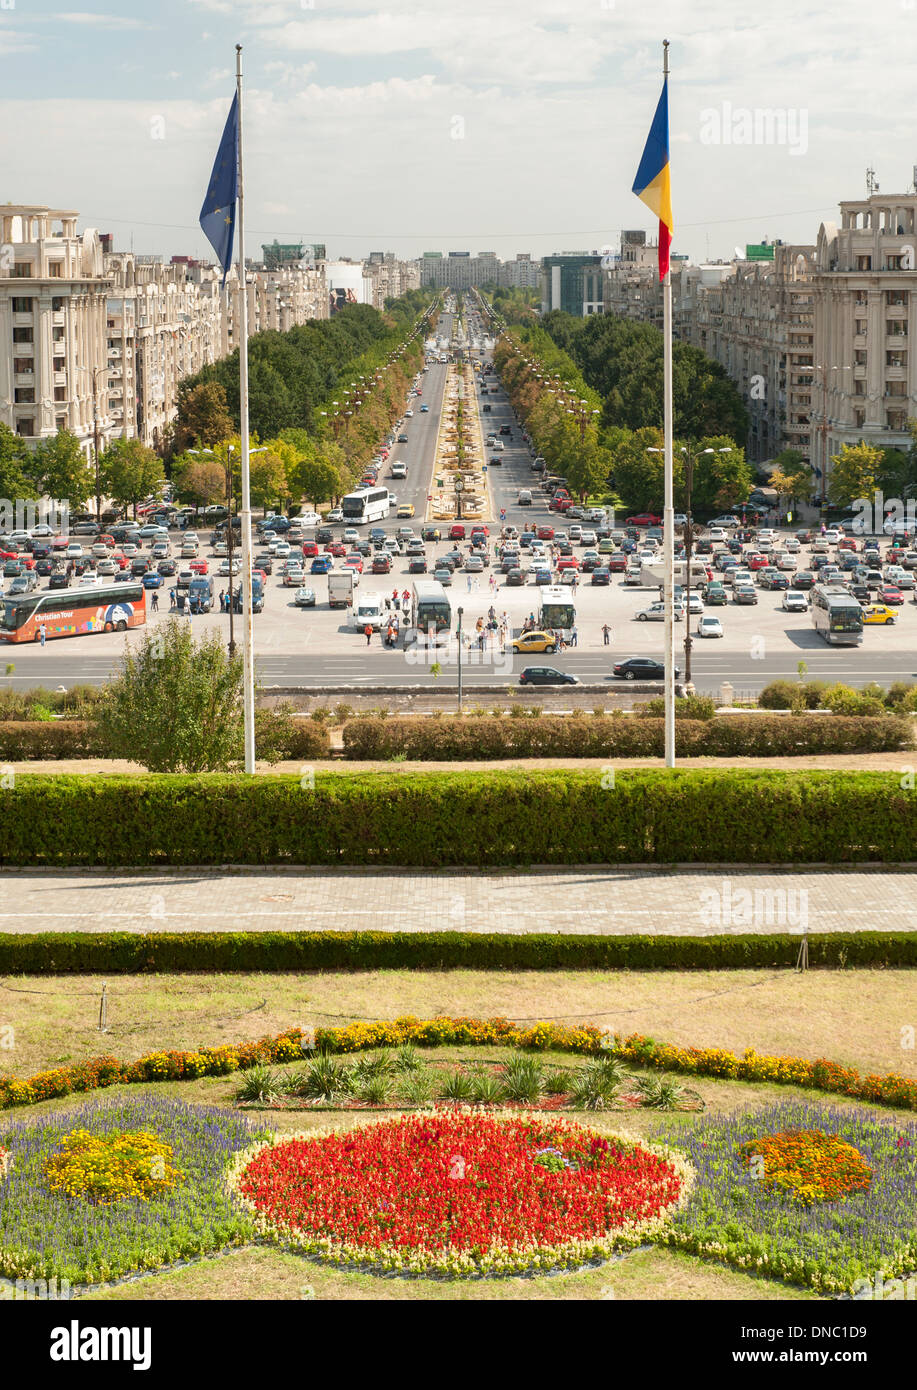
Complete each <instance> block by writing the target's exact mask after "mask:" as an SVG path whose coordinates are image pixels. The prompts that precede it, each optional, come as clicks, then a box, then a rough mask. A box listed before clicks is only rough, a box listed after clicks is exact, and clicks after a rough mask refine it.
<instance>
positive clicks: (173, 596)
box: [169, 589, 175, 609]
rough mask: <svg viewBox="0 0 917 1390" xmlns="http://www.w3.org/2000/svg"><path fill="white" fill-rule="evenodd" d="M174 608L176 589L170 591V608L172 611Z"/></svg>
mask: <svg viewBox="0 0 917 1390" xmlns="http://www.w3.org/2000/svg"><path fill="white" fill-rule="evenodd" d="M174 607H175V590H174V589H170V590H169V608H170V609H172V608H174Z"/></svg>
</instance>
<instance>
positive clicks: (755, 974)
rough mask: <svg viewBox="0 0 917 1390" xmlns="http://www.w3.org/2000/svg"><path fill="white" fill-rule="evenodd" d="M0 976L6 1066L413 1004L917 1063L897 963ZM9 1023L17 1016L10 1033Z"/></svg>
mask: <svg viewBox="0 0 917 1390" xmlns="http://www.w3.org/2000/svg"><path fill="white" fill-rule="evenodd" d="M108 986H109V1000H110V1003H109V1019H110V1028H109V1031H108V1032H107V1033H104V1034H103V1033H100V1032H99V1031H98V1028H97V1023H98V1015H99V995H100V992H101V987H102V979H101V977H96V976H79V977H66V976H65V977H55V976H48V977H41V978H35V979H31V978H20V977H16V978H12V977H7V978H6V979H5V980H4V981H3V982H2V983H0V1038H7V1039H8V1040H9V1039H10V1038H11V1040H12V1042H13V1044H14V1045H13V1046H12V1047H9V1048H4V1049H0V1074H7V1075H9V1074H15V1075H18V1076H23V1075H27V1074H29V1073H30V1072H33V1071H37V1070H39V1069H41V1068H43V1067H48V1066H56V1065H63V1064H65V1063H67V1062H75V1061H79V1060H82V1059H83V1058H86V1057H91V1056H95V1055H98V1054H99V1053H103V1052H105V1053H114V1054H115V1055H117V1056H119V1057H122V1058H124V1059H133V1058H135V1057H139V1056H141V1055H143V1054H144V1053H146V1052H151V1051H154V1050H156V1049H158V1048H186V1047H195V1046H198V1045H200V1044H216V1043H228V1042H237V1041H243V1040H245V1039H249V1038H254V1037H260V1036H261V1035H262V1034H265V1033H276V1032H280V1031H282V1030H283V1029H284V1028H288V1027H292V1026H295V1025H300V1024H313V1025H315V1024H318V1025H323V1024H336V1023H345V1022H347V1021H348V1020H350V1019H352V1018H360V1019H377V1018H383V1019H384V1018H394V1017H397V1016H398V1015H401V1014H415V1015H417V1016H419V1017H422V1018H423V1017H425V1018H429V1017H432V1016H433V1015H435V1014H453V1015H456V1014H471V1015H475V1016H478V1017H492V1016H494V1015H498V1014H499V1015H503V1016H505V1017H509V1018H515V1019H530V1020H535V1019H547V1018H559V1019H563V1020H568V1021H571V1022H572V1021H587V1022H595V1023H599V1024H606V1023H607V1024H610V1025H612V1026H613V1027H614V1028H615V1029H616V1030H618V1031H621V1032H626V1033H629V1032H635V1033H638V1032H639V1033H646V1034H650V1035H651V1036H653V1037H656V1038H658V1039H661V1040H665V1041H672V1042H676V1043H681V1044H684V1045H690V1044H697V1045H699V1046H716V1045H718V1046H723V1047H727V1048H730V1049H732V1050H734V1051H739V1052H741V1051H744V1049H745V1048H747V1047H754V1048H755V1049H756V1050H757V1051H759V1052H774V1053H781V1054H792V1055H798V1056H804V1057H812V1058H814V1057H820V1056H824V1057H829V1058H832V1059H833V1060H835V1061H838V1062H841V1063H843V1064H844V1065H847V1066H854V1067H856V1068H858V1069H859V1070H860V1071H878V1072H887V1071H896V1072H900V1073H903V1074H905V1075H915V1074H917V1055H915V1052H914V1051H913V1050H908V1049H907V1048H905V1047H902V1041H907V1034H906V1033H903V1032H902V1030H903V1029H906V1028H907V1027H908V1026H910V1025H914V1024H917V1005H915V991H914V975H913V973H912V972H908V971H905V970H883V971H880V970H875V971H870V970H856V971H855V970H850V971H837V972H828V971H810V972H809V973H807V974H802V975H798V974H796V973H795V972H793V971H791V970H786V971H782V972H776V971H764V970H737V971H728V972H725V971H720V972H714V971H710V972H701V971H698V972H683V973H677V972H662V971H660V972H658V973H656V972H640V971H633V972H623V971H593V972H573V971H566V972H561V971H557V972H554V971H552V972H545V973H540V972H535V971H532V972H525V973H521V974H518V975H511V974H508V973H498V972H483V971H466V970H455V971H424V972H413V971H384V972H383V971H380V972H373V973H369V972H359V973H354V974H340V973H330V974H322V975H264V974H261V975H259V974H254V975H203V974H202V975H157V976H116V977H114V978H109V979H108ZM4 1029H11V1030H12V1033H11V1034H10V1033H8V1032H5V1031H4Z"/></svg>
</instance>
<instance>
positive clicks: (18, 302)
mask: <svg viewBox="0 0 917 1390" xmlns="http://www.w3.org/2000/svg"><path fill="white" fill-rule="evenodd" d="M31 312H32V301H31V299H26V298H24V297H23V296H22V295H14V296H13V313H14V314H31Z"/></svg>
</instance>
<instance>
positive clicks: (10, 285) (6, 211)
mask: <svg viewBox="0 0 917 1390" xmlns="http://www.w3.org/2000/svg"><path fill="white" fill-rule="evenodd" d="M77 217H78V214H77V213H76V212H73V211H61V210H56V209H52V208H48V207H36V206H29V205H24V204H13V203H6V204H3V205H0V420H2V421H3V423H4V424H6V425H8V426H9V427H10V429H12V430H14V431H15V432H16V433H17V434H19V435H21V436H22V437H23V438H25V439H28V440H31V441H34V442H36V443H37V442H38V441H39V440H40V439H47V438H48V437H49V436H52V435H55V434H56V433H57V431H58V430H60V429H69V430H72V432H73V433H74V434H75V435H76V437H77V438H78V439H79V440H80V443H81V444H82V445H83V446H84V447H86V448H88V447H89V445H90V443H91V440H92V433H93V417H94V415H95V417H96V419H97V421H98V424H99V427H100V429H101V430H102V431H103V432H104V433H107V432H108V431H110V430H111V427H112V419H111V416H110V413H109V400H108V390H107V379H106V372H105V364H106V322H105V319H106V290H105V280H104V276H103V253H102V243H101V240H100V238H99V235H98V233H97V232H94V231H86V232H83V233H82V234H81V233H79V232H78V231H77V226H76V224H77Z"/></svg>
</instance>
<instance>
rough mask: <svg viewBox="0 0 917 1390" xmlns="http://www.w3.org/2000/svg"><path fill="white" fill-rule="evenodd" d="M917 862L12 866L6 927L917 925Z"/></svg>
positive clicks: (604, 930) (710, 928) (695, 928)
mask: <svg viewBox="0 0 917 1390" xmlns="http://www.w3.org/2000/svg"><path fill="white" fill-rule="evenodd" d="M915 890H917V865H915V866H914V867H912V868H910V869H896V870H886V869H883V868H876V869H862V870H857V869H849V870H848V869H824V870H807V871H797V870H794V869H789V870H784V869H774V870H770V871H762V870H761V869H760V868H756V869H741V868H739V869H737V868H724V869H720V870H716V869H714V870H711V869H672V870H667V869H655V868H622V867H619V866H612V867H607V868H601V867H598V868H596V867H594V866H590V867H586V868H577V867H570V868H564V869H560V870H557V869H553V868H547V869H535V870H533V871H531V872H528V873H505V872H501V871H489V872H488V871H481V870H465V871H458V872H456V871H454V870H443V871H438V872H437V871H432V872H431V871H418V870H412V869H394V870H384V869H350V870H346V871H334V872H331V871H326V870H322V869H312V870H309V869H305V870H304V869H292V870H283V869H265V870H257V869H247V870H240V871H236V872H226V871H224V870H210V869H203V870H196V869H163V870H158V871H156V870H154V871H143V872H136V873H131V872H112V871H103V872H85V873H73V872H54V871H52V872H48V871H47V870H25V871H3V872H0V932H42V931H87V932H90V931H106V930H109V931H157V930H160V931H306V930H312V931H316V930H323V929H325V930H332V931H359V930H363V931H368V930H372V931H450V930H452V931H480V932H493V931H500V932H511V933H519V934H521V933H525V932H538V931H561V932H569V933H571V934H583V933H601V934H603V935H609V936H617V935H629V934H634V933H646V934H650V935H685V934H692V935H698V936H701V935H707V934H715V933H718V932H730V931H732V932H737V933H741V932H786V931H791V932H798V931H800V930H801V929H802V928H807V929H808V930H809V931H810V932H813V933H815V932H836V931H849V932H853V931H862V930H869V931H913V930H917V899H915Z"/></svg>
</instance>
